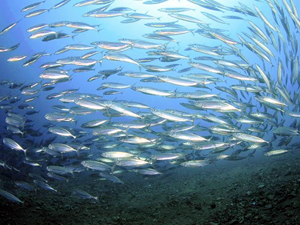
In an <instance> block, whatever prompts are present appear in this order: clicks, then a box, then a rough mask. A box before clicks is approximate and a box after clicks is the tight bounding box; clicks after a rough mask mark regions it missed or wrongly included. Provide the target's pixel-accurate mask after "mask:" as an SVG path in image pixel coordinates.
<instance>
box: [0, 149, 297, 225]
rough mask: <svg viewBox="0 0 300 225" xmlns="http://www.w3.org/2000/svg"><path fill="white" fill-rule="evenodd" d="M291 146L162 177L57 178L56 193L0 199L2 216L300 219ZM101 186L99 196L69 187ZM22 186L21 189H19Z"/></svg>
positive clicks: (33, 220)
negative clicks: (12, 200) (285, 150)
mask: <svg viewBox="0 0 300 225" xmlns="http://www.w3.org/2000/svg"><path fill="white" fill-rule="evenodd" d="M299 159H300V158H299V156H296V155H294V154H290V155H285V156H279V157H273V158H262V159H260V160H258V159H256V160H253V159H250V160H246V161H245V160H244V161H242V162H238V161H237V162H230V163H228V162H224V163H221V162H219V163H218V164H217V165H216V166H214V165H209V166H207V167H204V168H200V169H188V168H180V169H177V170H173V171H168V172H167V173H166V174H164V175H162V176H160V177H148V178H146V179H145V178H143V177H138V176H136V175H135V174H126V176H123V177H122V180H123V181H124V182H125V184H123V185H122V184H114V183H110V182H108V181H97V179H96V178H89V179H88V180H84V182H82V181H78V180H77V181H75V180H71V182H70V183H60V182H57V183H56V185H55V187H56V188H57V189H58V190H60V191H59V193H57V194H55V193H51V192H49V191H43V190H38V191H37V193H31V194H28V193H25V192H23V191H18V196H20V198H21V199H23V200H24V201H25V204H24V205H17V204H13V203H10V202H8V201H6V200H4V199H1V202H0V216H1V224H5V225H8V224H10V225H14V224H18V225H23V224H24V225H28V224H30V225H34V224H43V225H48V224H57V225H58V224H63V225H66V224H68V225H77V224H80V225H85V224H91V225H93V224H97V225H99V224H107V225H109V224H122V225H135V224H141V225H150V224H174V225H176V224H178V225H185V224H187V225H193V224H199V225H200V224H209V225H215V224H220V225H221V224H249V225H252V224H257V225H258V224H289V225H292V224H295V225H297V224H300V195H299V190H300V162H299ZM73 186H74V187H75V186H76V187H79V188H81V189H83V190H86V191H88V192H89V193H92V194H95V193H99V200H100V203H99V204H97V203H94V202H93V201H90V200H84V199H80V198H78V197H76V196H74V195H72V194H71V189H72V187H73ZM26 194H27V197H26V196H25V195H26Z"/></svg>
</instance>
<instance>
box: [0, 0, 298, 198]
mask: <svg viewBox="0 0 300 225" xmlns="http://www.w3.org/2000/svg"><path fill="white" fill-rule="evenodd" d="M53 2H55V1H53ZM136 2H138V3H139V4H143V5H147V6H148V9H149V12H141V11H139V8H134V7H133V6H134V5H135V4H134V3H136ZM172 2H176V4H179V3H180V5H181V6H182V7H172ZM221 2H222V1H217V0H187V1H183V0H181V1H177V0H176V1H173V0H124V1H121V0H84V1H80V0H63V1H60V2H58V1H57V2H55V3H53V6H52V7H51V8H46V7H44V5H45V4H46V3H49V0H45V1H40V2H35V3H31V4H26V2H24V1H22V2H20V3H19V4H20V11H21V12H19V13H21V14H22V17H23V18H22V19H20V20H18V21H15V22H13V23H11V24H9V25H7V26H5V27H0V30H1V32H0V38H2V37H3V38H10V36H9V35H10V33H11V32H12V31H13V29H20V30H22V31H24V32H27V33H28V34H29V35H28V38H27V37H26V38H27V40H20V42H19V43H16V44H14V45H12V46H0V56H1V57H2V58H3V57H5V60H6V61H7V64H8V66H11V65H16V64H18V65H19V64H22V66H23V69H24V71H23V72H22V73H23V74H25V73H26V69H27V68H28V67H30V68H36V70H35V71H37V72H36V74H30V75H31V76H30V77H33V76H34V77H35V79H34V80H35V81H34V82H31V80H30V79H28V81H26V82H25V83H24V82H19V81H16V80H7V79H1V80H0V84H1V89H2V91H1V96H0V104H1V105H0V108H1V109H2V111H3V113H5V115H6V116H5V118H3V123H5V132H3V133H2V134H1V139H2V140H1V141H2V147H1V157H0V160H1V161H0V173H1V181H5V182H8V183H12V184H13V185H12V186H14V187H18V188H20V189H22V190H25V191H34V190H35V189H37V188H38V189H45V190H48V191H54V192H59V189H57V188H56V187H55V182H57V181H60V182H68V180H69V179H76V178H77V177H79V176H80V175H81V174H85V175H92V174H93V175H95V174H97V175H98V176H99V178H100V179H101V180H107V181H109V182H114V183H116V185H117V184H123V183H124V182H126V180H122V179H121V178H120V177H121V174H123V173H138V174H141V175H142V176H162V175H163V174H164V173H165V172H166V171H168V170H169V169H171V168H177V167H193V168H198V167H203V166H207V165H209V164H211V163H217V162H218V161H219V160H228V161H232V160H243V159H245V158H248V157H251V156H253V155H254V154H255V153H256V154H257V153H258V152H263V154H264V155H265V156H266V157H269V156H276V155H281V154H284V153H288V152H291V151H293V150H296V149H297V148H299V147H300V142H297V137H298V136H299V135H300V130H299V128H300V126H299V118H300V110H299V106H300V92H299V86H300V74H299V49H298V40H300V39H299V31H300V18H299V15H298V11H297V10H298V9H297V7H296V5H295V3H294V2H293V1H292V0H256V1H254V0H253V1H250V3H249V4H247V5H246V4H244V3H242V2H239V4H238V5H236V6H226V5H224V4H222V3H221ZM187 3H188V5H189V6H190V5H192V7H185V6H186V4H187ZM117 4H122V6H119V5H117ZM115 5H117V7H116V6H115ZM160 5H163V7H160ZM67 6H68V7H70V6H71V7H73V8H78V7H81V9H85V8H86V9H87V10H85V13H84V14H83V15H82V17H79V18H74V20H73V21H67V20H66V21H57V20H56V21H55V15H56V12H57V10H59V9H60V8H63V7H67ZM131 6H132V8H131ZM165 6H167V7H165ZM152 7H153V8H152ZM91 9H92V10H91ZM152 9H157V12H159V15H161V14H162V16H156V14H155V11H154V10H152ZM262 9H264V10H262ZM47 13H48V14H49V18H51V20H53V21H51V23H47V22H44V23H43V21H40V23H39V22H37V23H36V25H35V26H32V27H24V26H21V23H22V22H23V21H25V20H33V19H31V18H35V19H36V20H38V19H39V17H40V15H42V14H47ZM194 15H199V16H198V17H197V16H194ZM200 15H201V16H200ZM86 18H88V19H89V21H94V23H93V24H91V23H86V22H83V21H86V20H85V19H86ZM116 18H118V19H119V21H118V22H119V23H120V24H122V26H123V25H124V26H131V27H136V28H138V27H140V26H142V27H145V29H147V30H149V29H151V30H152V32H149V33H145V34H143V35H142V36H136V38H134V39H132V38H127V37H126V36H127V34H126V32H125V33H122V35H120V36H117V37H116V39H115V40H112V39H103V38H102V36H101V34H102V33H105V32H106V31H105V29H102V28H101V27H102V25H101V24H104V23H108V24H109V23H110V21H111V20H114V21H115V19H116ZM236 21H240V23H242V24H243V26H244V27H245V28H246V29H245V31H247V32H244V31H243V32H238V31H235V30H231V28H230V24H231V23H233V22H236ZM95 24H96V25H95ZM220 25H221V27H222V28H223V29H221V28H220ZM216 27H217V28H216ZM85 33H88V34H89V35H90V36H91V37H93V38H94V41H93V42H91V43H90V42H89V43H84V42H83V41H80V42H79V41H77V39H79V37H80V36H81V35H84V34H85ZM116 33H117V31H116ZM182 36H184V37H186V39H187V40H189V39H190V40H191V41H193V42H190V43H188V44H187V43H185V42H181V41H178V39H179V37H180V38H181V37H182ZM60 39H65V40H68V43H69V44H67V45H65V46H64V47H62V48H60V49H54V48H53V47H51V46H52V43H53V42H59V41H60ZM0 40H2V39H0ZM197 40H198V41H197ZM24 42H28V43H31V44H32V45H34V43H37V42H45V43H46V44H45V45H47V46H48V47H49V48H47V51H41V52H36V53H33V54H32V53H31V52H28V54H22V53H20V52H19V51H18V50H19V47H20V46H22V45H23V44H24ZM0 45H1V44H0ZM53 46H54V45H53ZM135 50H136V51H138V53H139V54H134V53H135ZM66 54H68V56H66ZM78 54H79V55H80V56H78ZM40 59H44V60H47V62H46V63H40ZM108 65H109V66H108ZM111 65H114V67H112V66H111ZM39 71H42V72H39ZM95 73H96V75H95ZM77 74H78V75H77ZM79 74H80V75H79ZM82 74H87V75H88V76H89V77H86V78H85V79H86V81H85V82H84V83H81V84H80V87H79V86H78V83H75V81H74V80H75V77H76V76H83V75H82ZM91 75H92V76H91ZM124 80H125V82H123V81H124ZM95 83H97V84H99V85H98V88H97V89H92V88H89V90H90V92H82V91H81V87H83V86H84V87H92V84H95ZM64 85H65V86H66V87H74V88H63V87H65V86H64ZM57 89H60V90H62V91H56V90H57ZM128 93H130V94H128ZM44 96H46V97H44ZM134 96H142V97H141V99H145V100H143V101H135V100H134ZM41 99H42V101H41V102H43V104H44V105H43V106H42V107H44V108H43V109H41V108H39V107H40V106H39V104H40V103H39V104H37V103H36V102H37V101H38V100H41ZM148 99H152V101H148ZM159 102H162V103H163V105H162V106H160V105H159V104H156V103H159ZM177 103H179V104H177ZM45 106H47V107H46V108H45ZM158 106H159V107H158ZM179 109H180V110H179ZM45 110H46V111H47V112H46V113H45V114H43V115H42V116H43V119H44V121H41V119H40V117H38V116H39V115H40V114H41V112H44V111H45ZM1 119H2V118H1ZM11 192H12V193H11ZM0 195H1V196H2V197H4V198H6V199H8V200H10V201H12V202H16V203H23V201H22V200H20V199H19V198H18V197H17V196H15V195H14V194H13V191H12V190H7V189H6V190H4V188H3V189H0ZM72 195H76V196H78V197H80V198H84V199H91V200H93V201H96V202H98V197H97V196H94V195H92V194H90V193H88V192H87V191H84V190H81V189H76V188H75V189H73V190H72ZM25 200H26V199H25Z"/></svg>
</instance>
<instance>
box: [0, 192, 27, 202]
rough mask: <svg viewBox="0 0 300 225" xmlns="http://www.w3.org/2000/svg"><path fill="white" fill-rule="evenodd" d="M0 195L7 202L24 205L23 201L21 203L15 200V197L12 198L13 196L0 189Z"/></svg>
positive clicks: (17, 199)
mask: <svg viewBox="0 0 300 225" xmlns="http://www.w3.org/2000/svg"><path fill="white" fill-rule="evenodd" d="M0 195H1V196H2V197H4V198H6V199H7V200H9V201H11V202H15V203H21V204H24V202H23V201H21V200H20V199H19V198H17V197H16V196H14V195H13V194H11V193H9V192H7V191H5V190H3V189H0Z"/></svg>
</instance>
